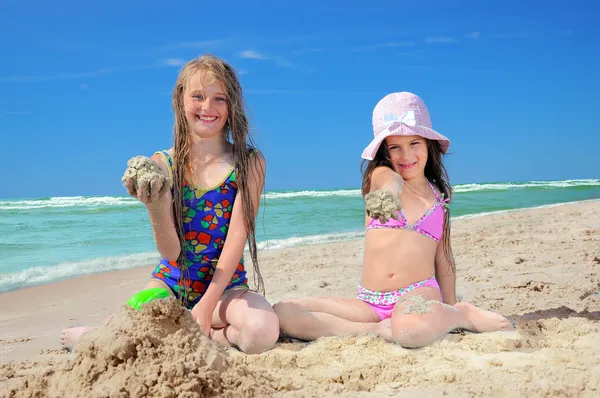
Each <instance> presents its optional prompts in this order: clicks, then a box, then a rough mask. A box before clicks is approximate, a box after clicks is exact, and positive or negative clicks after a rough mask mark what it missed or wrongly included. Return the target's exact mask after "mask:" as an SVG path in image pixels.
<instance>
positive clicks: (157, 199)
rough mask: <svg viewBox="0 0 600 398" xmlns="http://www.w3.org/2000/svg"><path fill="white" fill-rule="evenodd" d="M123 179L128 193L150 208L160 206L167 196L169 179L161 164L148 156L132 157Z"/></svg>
mask: <svg viewBox="0 0 600 398" xmlns="http://www.w3.org/2000/svg"><path fill="white" fill-rule="evenodd" d="M121 180H122V181H123V185H125V187H126V188H127V193H128V194H129V195H131V196H133V197H134V198H137V199H138V200H139V201H140V202H142V203H143V204H144V205H146V207H148V208H152V207H155V206H158V205H159V204H160V203H161V202H162V201H163V200H164V199H165V198H166V196H167V195H166V193H167V192H168V187H169V181H168V179H167V178H166V177H165V175H164V173H163V171H162V169H161V168H160V166H159V165H158V164H156V162H155V161H154V160H152V159H149V158H147V157H144V156H136V157H134V158H132V159H130V160H129V161H128V162H127V169H126V170H125V174H124V175H123V178H122V179H121Z"/></svg>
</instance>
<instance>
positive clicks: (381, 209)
mask: <svg viewBox="0 0 600 398" xmlns="http://www.w3.org/2000/svg"><path fill="white" fill-rule="evenodd" d="M365 208H366V211H367V215H368V216H369V217H371V218H376V219H379V221H381V222H387V221H388V220H389V219H390V218H394V219H396V220H397V219H398V211H400V209H401V208H402V201H401V200H400V198H399V197H397V196H395V195H393V194H392V193H391V192H390V191H387V190H384V189H378V190H376V191H373V192H369V193H368V194H366V195H365Z"/></svg>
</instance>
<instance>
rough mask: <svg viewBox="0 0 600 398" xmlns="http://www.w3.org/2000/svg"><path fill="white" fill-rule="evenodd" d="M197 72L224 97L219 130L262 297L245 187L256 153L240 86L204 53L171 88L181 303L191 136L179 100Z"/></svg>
mask: <svg viewBox="0 0 600 398" xmlns="http://www.w3.org/2000/svg"><path fill="white" fill-rule="evenodd" d="M199 73H204V74H209V75H210V76H211V77H214V78H215V79H217V80H218V81H219V82H220V83H221V84H222V85H223V87H224V88H225V91H226V94H227V107H228V110H229V112H228V114H229V116H228V118H227V122H226V123H225V127H224V129H223V135H224V138H225V140H227V141H229V142H232V143H233V160H234V165H235V173H236V183H237V185H238V189H239V193H240V194H241V199H242V203H243V213H244V225H245V228H246V232H247V233H248V247H249V251H250V257H251V259H252V263H253V265H254V283H255V285H256V289H255V291H257V292H259V293H263V294H264V283H263V278H262V275H261V273H260V268H259V266H258V258H257V248H256V233H255V232H256V224H255V214H254V207H253V201H252V198H251V195H250V189H249V186H248V179H249V178H248V172H249V171H250V170H249V169H250V167H249V160H250V148H254V149H255V151H256V152H257V154H258V150H257V149H256V145H255V143H254V141H253V139H252V136H251V134H250V131H249V128H248V119H247V117H246V113H245V108H246V107H245V102H244V97H243V95H242V87H241V85H240V83H239V78H238V75H237V73H236V71H235V69H234V68H233V67H232V66H231V65H229V64H228V63H227V62H225V61H223V60H222V59H220V58H218V57H216V56H214V55H211V54H206V55H202V56H201V57H199V58H196V59H192V60H191V61H189V62H188V63H187V64H185V65H184V66H183V68H182V69H181V71H180V72H179V76H178V77H177V82H176V83H175V88H174V89H173V115H174V117H175V122H174V125H173V135H174V141H175V142H174V150H173V215H174V217H175V228H176V231H177V236H178V237H179V242H180V245H181V253H180V255H179V258H178V260H177V263H178V265H179V268H180V270H181V278H180V280H179V283H178V284H179V285H180V286H181V287H185V288H186V291H185V294H183V292H182V294H180V295H179V296H180V301H181V302H182V304H187V291H188V290H187V289H188V288H189V286H190V283H191V281H190V277H189V270H188V267H187V263H186V257H185V249H186V242H185V238H184V229H183V207H184V199H183V188H184V179H185V171H186V169H188V167H189V153H190V148H191V134H190V131H189V124H188V121H187V119H186V115H185V108H184V105H183V98H184V94H185V92H186V90H187V87H188V84H189V82H190V80H191V79H192V78H193V77H195V76H197V75H198V74H199ZM254 164H256V165H257V167H258V165H259V162H254ZM257 167H254V169H255V170H252V172H258V170H256V169H257ZM264 172H265V170H262V173H263V174H264ZM183 296H185V298H183ZM182 298H183V299H182Z"/></svg>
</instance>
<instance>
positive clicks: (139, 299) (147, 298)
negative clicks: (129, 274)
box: [127, 287, 170, 310]
mask: <svg viewBox="0 0 600 398" xmlns="http://www.w3.org/2000/svg"><path fill="white" fill-rule="evenodd" d="M169 295H170V294H169V291H168V290H167V289H164V288H162V287H151V288H149V289H144V290H142V291H139V292H137V293H136V294H134V295H133V296H132V297H131V298H130V299H129V301H128V302H127V304H129V305H130V306H131V307H133V308H135V309H136V310H139V309H140V308H141V307H142V305H143V304H145V303H149V302H151V301H153V300H156V299H163V298H167V297H169Z"/></svg>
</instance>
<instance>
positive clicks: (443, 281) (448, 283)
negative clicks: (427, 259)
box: [435, 237, 456, 305]
mask: <svg viewBox="0 0 600 398" xmlns="http://www.w3.org/2000/svg"><path fill="white" fill-rule="evenodd" d="M454 266H455V264H454V257H453V256H452V255H451V256H450V258H447V257H446V255H445V244H444V239H443V237H442V239H440V243H439V244H438V246H437V249H436V252H435V279H436V280H437V282H438V283H439V285H440V289H441V290H442V298H443V300H444V303H445V304H449V305H454V304H456V272H454V270H455V268H454Z"/></svg>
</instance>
